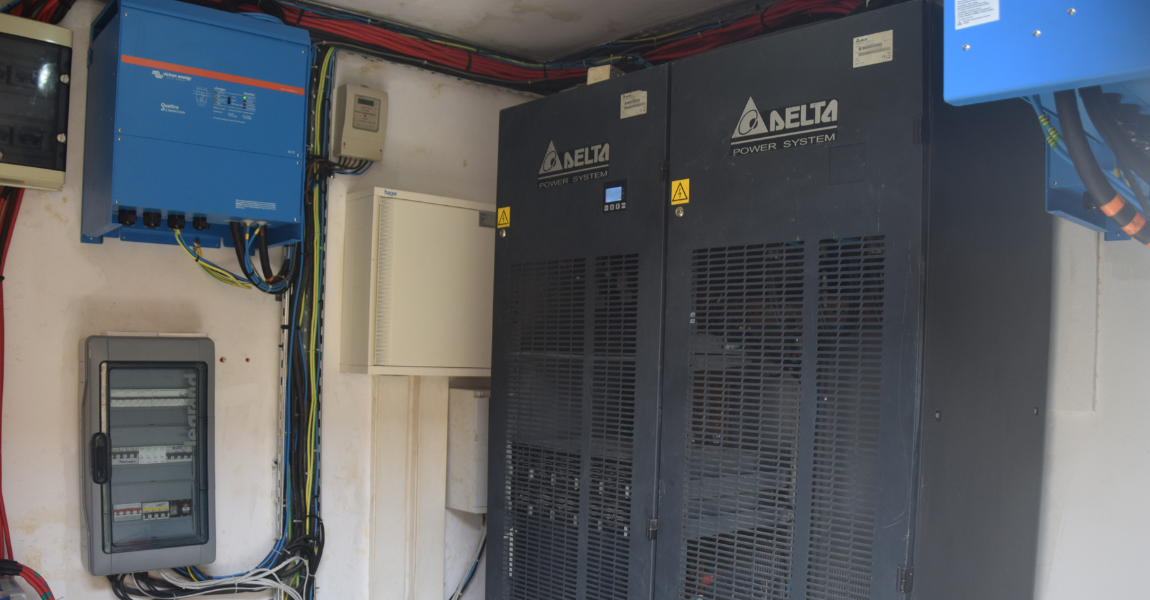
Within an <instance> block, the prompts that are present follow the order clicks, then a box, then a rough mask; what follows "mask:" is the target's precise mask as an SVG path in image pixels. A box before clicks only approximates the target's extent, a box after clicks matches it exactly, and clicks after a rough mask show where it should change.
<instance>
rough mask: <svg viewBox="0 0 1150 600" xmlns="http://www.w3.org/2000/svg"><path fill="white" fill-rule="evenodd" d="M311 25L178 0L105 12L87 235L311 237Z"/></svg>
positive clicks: (98, 36)
mask: <svg viewBox="0 0 1150 600" xmlns="http://www.w3.org/2000/svg"><path fill="white" fill-rule="evenodd" d="M310 44H311V41H310V38H309V36H308V34H307V32H306V31H304V30H302V29H297V28H294V27H288V26H286V25H282V24H280V23H273V22H269V21H266V20H263V19H260V18H253V17H252V16H248V15H243V14H232V13H227V12H223V11H218V10H213V9H209V8H204V7H200V6H194V5H190V4H184V3H182V2H176V1H174V0H113V1H112V2H109V3H108V5H107V7H106V8H105V9H104V10H103V11H102V12H101V13H100V15H99V16H98V17H97V18H96V20H95V21H94V22H93V23H92V43H91V50H90V51H89V55H88V63H89V65H88V103H87V125H86V131H85V140H84V159H85V164H84V198H83V202H84V208H83V217H82V220H81V234H82V241H85V242H92V243H100V242H101V241H102V240H103V238H105V237H116V238H119V239H121V240H127V241H137V242H152V243H168V244H174V243H175V238H174V235H173V234H172V231H171V230H170V229H169V226H178V225H179V224H180V221H181V220H183V222H184V223H186V227H185V228H184V235H185V238H186V239H187V240H188V242H189V243H191V241H192V240H193V239H195V240H198V241H199V242H200V244H201V245H202V246H205V247H219V246H220V243H221V241H223V242H224V243H225V244H227V245H231V233H230V226H229V222H232V221H247V222H262V223H266V224H267V225H268V231H269V241H270V242H271V243H273V244H284V243H290V242H294V241H298V240H300V239H301V238H302V237H303V212H302V206H303V185H304V164H305V162H306V153H305V148H304V137H305V129H306V126H307V124H306V123H307V119H306V114H307V113H306V104H307V87H308V78H309V69H310V62H311V61H310Z"/></svg>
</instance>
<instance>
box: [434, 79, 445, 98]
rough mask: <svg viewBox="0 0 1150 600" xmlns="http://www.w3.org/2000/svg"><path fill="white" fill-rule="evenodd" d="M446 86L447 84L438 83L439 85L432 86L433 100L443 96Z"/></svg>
mask: <svg viewBox="0 0 1150 600" xmlns="http://www.w3.org/2000/svg"><path fill="white" fill-rule="evenodd" d="M445 85H447V84H446V83H437V84H435V85H433V86H431V97H432V98H438V97H439V96H440V95H442V94H443V86H445Z"/></svg>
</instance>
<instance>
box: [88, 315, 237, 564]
mask: <svg viewBox="0 0 1150 600" xmlns="http://www.w3.org/2000/svg"><path fill="white" fill-rule="evenodd" d="M81 351H82V353H83V355H82V358H81V368H80V377H81V380H80V388H81V393H82V395H83V397H82V404H83V409H82V411H81V415H82V422H83V437H82V439H81V447H82V448H83V449H84V461H83V468H82V470H81V472H82V482H81V483H82V485H81V486H80V487H81V490H82V494H83V506H84V528H85V530H86V535H85V536H84V538H83V539H84V547H83V558H84V564H85V566H87V568H88V571H89V572H90V573H92V574H93V575H113V574H117V573H129V572H135V571H147V570H151V569H162V568H174V567H179V566H186V565H202V564H207V563H211V562H212V561H214V560H215V556H216V538H215V466H214V452H215V450H214V448H213V443H214V436H215V367H214V361H215V346H214V345H213V344H212V341H211V340H209V339H207V338H203V337H164V336H153V337H128V336H94V337H90V338H88V339H87V340H85V342H84V344H83V345H82V346H81Z"/></svg>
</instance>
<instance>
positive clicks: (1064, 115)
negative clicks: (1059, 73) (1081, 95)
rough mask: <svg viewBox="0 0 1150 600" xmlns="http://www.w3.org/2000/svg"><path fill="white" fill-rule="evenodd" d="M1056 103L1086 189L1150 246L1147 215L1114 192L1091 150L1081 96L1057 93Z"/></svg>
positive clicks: (1124, 227) (1104, 209)
mask: <svg viewBox="0 0 1150 600" xmlns="http://www.w3.org/2000/svg"><path fill="white" fill-rule="evenodd" d="M1054 103H1055V107H1056V109H1057V110H1058V120H1059V121H1060V122H1061V123H1062V139H1063V140H1064V141H1065V142H1066V152H1067V153H1068V154H1069V155H1070V160H1071V162H1073V163H1074V170H1075V171H1077V172H1078V176H1079V177H1080V178H1081V179H1082V182H1083V183H1084V184H1086V190H1087V191H1088V192H1089V193H1090V195H1091V196H1093V197H1094V201H1095V202H1096V203H1097V204H1098V206H1099V207H1100V208H1101V209H1102V212H1103V213H1105V214H1106V216H1108V217H1110V218H1111V219H1112V220H1113V221H1114V222H1115V223H1117V224H1118V226H1119V227H1121V228H1122V231H1124V232H1125V233H1126V234H1127V235H1129V236H1131V237H1133V238H1134V239H1135V240H1137V241H1138V242H1139V243H1142V244H1148V245H1150V227H1147V226H1146V220H1145V218H1144V217H1142V215H1139V214H1138V211H1137V210H1135V209H1134V207H1133V206H1131V205H1130V203H1128V202H1126V199H1125V198H1123V197H1122V196H1120V195H1118V192H1116V191H1114V186H1112V185H1110V182H1109V181H1107V179H1106V175H1105V173H1103V172H1102V167H1100V166H1098V159H1097V158H1095V157H1094V152H1093V151H1092V150H1090V140H1089V139H1087V137H1086V130H1085V129H1084V128H1083V126H1082V115H1081V113H1079V112H1078V98H1077V96H1076V95H1075V93H1074V91H1073V90H1067V91H1062V92H1056V93H1055V94H1054Z"/></svg>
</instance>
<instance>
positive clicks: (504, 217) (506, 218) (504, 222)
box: [495, 206, 511, 229]
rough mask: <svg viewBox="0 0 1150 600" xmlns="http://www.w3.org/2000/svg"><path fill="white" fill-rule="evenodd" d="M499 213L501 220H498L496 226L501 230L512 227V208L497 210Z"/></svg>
mask: <svg viewBox="0 0 1150 600" xmlns="http://www.w3.org/2000/svg"><path fill="white" fill-rule="evenodd" d="M496 210H497V211H498V213H499V218H498V219H497V220H496V224H495V226H496V227H498V228H499V229H503V228H504V227H511V207H510V206H504V207H503V208H499V209H496Z"/></svg>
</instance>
